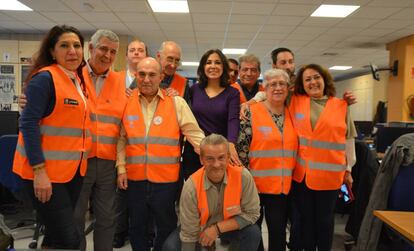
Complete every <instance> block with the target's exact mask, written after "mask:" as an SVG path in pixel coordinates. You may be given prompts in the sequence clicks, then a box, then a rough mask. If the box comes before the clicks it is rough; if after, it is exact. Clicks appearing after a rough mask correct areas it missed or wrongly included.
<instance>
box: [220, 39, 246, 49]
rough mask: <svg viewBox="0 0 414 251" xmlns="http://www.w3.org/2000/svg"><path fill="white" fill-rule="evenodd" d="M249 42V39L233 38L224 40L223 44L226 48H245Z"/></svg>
mask: <svg viewBox="0 0 414 251" xmlns="http://www.w3.org/2000/svg"><path fill="white" fill-rule="evenodd" d="M249 43H250V40H242V39H233V40H228V41H226V44H225V45H224V46H225V47H226V48H247V46H248V45H249Z"/></svg>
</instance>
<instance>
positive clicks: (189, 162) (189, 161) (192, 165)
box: [182, 141, 201, 180]
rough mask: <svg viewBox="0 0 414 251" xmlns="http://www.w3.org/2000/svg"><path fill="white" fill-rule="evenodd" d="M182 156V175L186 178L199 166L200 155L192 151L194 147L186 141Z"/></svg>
mask: <svg viewBox="0 0 414 251" xmlns="http://www.w3.org/2000/svg"><path fill="white" fill-rule="evenodd" d="M182 157H183V163H182V166H183V176H184V180H187V179H188V178H189V177H190V176H191V174H193V173H194V172H196V171H197V170H198V169H200V168H201V163H200V156H199V155H198V154H197V153H196V152H194V147H193V146H192V145H191V144H190V142H188V141H186V142H185V144H184V152H183V156H182Z"/></svg>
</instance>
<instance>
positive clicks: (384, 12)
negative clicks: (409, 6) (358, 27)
mask: <svg viewBox="0 0 414 251" xmlns="http://www.w3.org/2000/svg"><path fill="white" fill-rule="evenodd" d="M400 10H401V8H384V7H366V6H362V7H361V8H359V9H357V10H356V11H355V12H354V13H352V14H351V15H350V16H349V18H374V19H378V18H379V17H381V18H386V17H388V16H391V15H393V14H395V13H397V12H398V11H400Z"/></svg>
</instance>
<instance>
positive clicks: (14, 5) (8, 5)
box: [0, 0, 33, 11]
mask: <svg viewBox="0 0 414 251" xmlns="http://www.w3.org/2000/svg"><path fill="white" fill-rule="evenodd" d="M0 10H22V11H33V10H32V9H30V8H29V7H27V6H26V5H24V4H22V3H21V2H19V1H17V0H7V1H6V0H1V1H0Z"/></svg>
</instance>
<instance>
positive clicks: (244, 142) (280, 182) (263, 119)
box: [237, 69, 298, 251]
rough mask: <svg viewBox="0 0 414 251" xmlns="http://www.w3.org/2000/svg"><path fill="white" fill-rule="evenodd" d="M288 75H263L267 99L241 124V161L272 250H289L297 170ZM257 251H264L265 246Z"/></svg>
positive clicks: (280, 72) (274, 72) (271, 72)
mask: <svg viewBox="0 0 414 251" xmlns="http://www.w3.org/2000/svg"><path fill="white" fill-rule="evenodd" d="M288 85H289V76H288V74H287V73H286V72H285V71H283V70H280V69H270V70H268V71H266V72H265V73H264V87H265V94H266V100H264V101H262V102H259V103H256V104H253V105H251V106H250V109H249V110H248V111H247V112H246V116H247V118H248V120H246V121H242V122H241V123H240V135H239V139H238V144H237V150H238V152H239V157H240V160H241V161H242V162H243V164H244V165H245V166H246V167H247V168H248V169H249V170H250V172H251V174H252V176H253V178H254V181H255V182H256V187H257V190H258V192H259V196H260V206H261V214H260V218H259V220H258V221H257V223H256V224H258V225H259V227H260V226H261V224H262V221H263V217H265V219H266V224H267V226H268V231H269V238H268V239H269V245H268V246H269V250H272V251H273V250H285V249H286V221H287V194H288V193H289V191H290V186H291V181H292V173H293V168H294V167H295V163H296V162H295V158H296V152H297V149H298V137H297V134H296V131H295V129H294V127H293V123H292V120H291V117H290V114H289V111H288V109H287V107H286V98H287V97H288V94H289V90H288ZM258 250H263V243H261V245H260V246H259V249H258Z"/></svg>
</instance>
